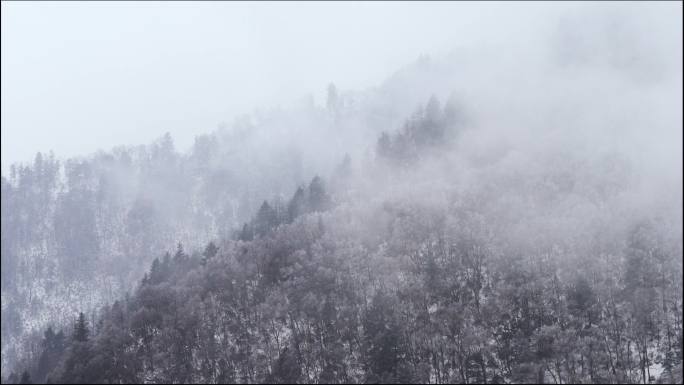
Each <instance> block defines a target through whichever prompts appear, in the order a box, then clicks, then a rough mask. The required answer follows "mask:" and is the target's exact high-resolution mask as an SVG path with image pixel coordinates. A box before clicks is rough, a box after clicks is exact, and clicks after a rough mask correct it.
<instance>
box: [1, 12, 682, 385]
mask: <svg viewBox="0 0 684 385" xmlns="http://www.w3.org/2000/svg"><path fill="white" fill-rule="evenodd" d="M578 9H579V8H578ZM582 12H585V13H582ZM582 12H579V11H578V12H577V13H576V14H573V13H568V17H567V18H564V19H563V22H562V23H560V24H559V26H558V27H557V28H556V29H554V30H553V31H552V33H551V35H550V37H549V36H546V35H544V36H541V35H540V36H539V41H536V40H534V41H531V42H530V44H520V45H514V44H499V45H497V43H495V42H492V43H491V45H489V44H481V45H478V46H470V47H467V46H458V47H455V48H454V49H453V51H451V52H450V53H448V54H444V55H442V56H438V57H429V56H427V55H423V56H420V58H419V59H418V60H417V61H415V62H414V63H412V64H409V65H407V66H406V67H404V68H402V69H400V70H399V71H397V72H395V73H394V74H393V75H391V76H390V77H388V78H387V79H386V80H385V81H383V82H380V83H379V85H377V86H376V87H371V88H368V89H366V90H356V91H354V90H346V89H342V88H339V89H338V88H337V87H336V86H335V85H334V84H329V85H328V86H327V88H326V89H325V92H324V94H325V95H324V96H323V97H322V98H320V97H319V98H318V99H320V100H316V99H315V98H314V97H307V98H303V99H302V100H299V101H298V102H295V103H292V104H291V105H281V106H277V107H272V108H266V109H262V110H256V111H253V112H251V113H249V114H246V115H244V116H241V117H239V118H237V119H235V120H234V121H232V122H231V123H230V124H221V125H220V126H219V127H218V128H217V129H216V130H214V131H207V133H206V134H203V135H198V136H196V137H195V141H194V144H193V145H192V146H191V147H190V148H187V149H186V148H178V147H177V146H176V145H175V144H174V140H173V138H172V137H171V135H169V134H166V135H163V136H161V137H160V138H158V139H157V140H156V141H154V142H152V143H149V144H146V145H139V146H114V147H112V148H107V149H103V150H99V151H97V152H94V153H90V154H84V155H83V156H80V157H72V158H62V157H59V154H56V155H55V154H53V153H52V152H49V153H45V152H41V153H37V154H36V156H35V158H34V160H33V161H32V162H28V163H16V164H13V165H11V166H10V167H9V171H8V172H7V173H6V175H4V174H3V176H2V180H1V184H2V186H1V188H2V191H1V193H2V200H1V203H2V207H1V214H2V218H1V219H2V231H1V244H2V249H1V262H2V266H1V267H2V273H1V274H2V275H1V278H2V284H1V289H2V330H1V337H2V375H1V377H2V381H3V383H31V382H32V383H38V382H41V383H42V382H52V383H91V382H92V383H411V382H419V383H536V382H539V383H557V384H562V383H642V384H647V383H654V382H655V383H681V382H682V380H683V378H682V346H683V330H682V329H683V314H682V302H683V295H682V290H683V282H682V280H683V279H682V274H683V271H682V270H683V268H682V261H683V245H682V219H683V214H682V211H683V202H682V192H683V191H682V164H681V155H682V147H681V138H682V129H681V127H682V110H681V105H682V92H681V91H682V89H681V84H682V72H681V55H680V57H679V59H676V58H675V59H676V60H674V59H672V57H673V54H672V51H671V49H670V48H671V47H668V46H666V44H665V43H663V42H662V41H661V40H659V35H658V34H657V33H655V32H653V33H651V29H649V25H650V24H649V23H650V22H652V21H653V20H652V19H645V20H646V22H644V21H643V20H641V19H639V18H638V17H636V16H634V15H632V14H630V13H625V14H624V15H623V14H619V13H615V14H613V13H605V14H601V13H600V12H598V11H596V12H595V13H594V10H593V8H592V11H591V12H589V11H586V10H583V11H582ZM587 15H598V16H596V18H595V19H593V18H591V17H589V16H587ZM616 31H617V32H616ZM628 32H629V33H631V35H629V34H628ZM625 36H627V37H625ZM680 40H681V38H680ZM680 52H681V51H680ZM677 60H679V62H678V61H677ZM341 70H343V69H340V71H341ZM286 75H287V74H283V75H282V76H286ZM324 87H325V85H324V84H322V85H321V88H324ZM235 92H236V93H238V94H239V90H235ZM188 129H190V128H188ZM162 132H163V131H162Z"/></svg>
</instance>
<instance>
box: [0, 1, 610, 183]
mask: <svg viewBox="0 0 684 385" xmlns="http://www.w3.org/2000/svg"><path fill="white" fill-rule="evenodd" d="M613 4H616V3H613ZM578 6H587V5H582V4H580V3H574V2H573V3H553V4H549V3H546V4H542V3H535V2H531V3H516V4H511V3H495V2H475V3H446V2H436V3H425V2H422V3H405V2H400V3H388V2H380V3H364V4H362V3H351V2H342V3H331V2H324V3H280V2H278V3H246V4H243V3H232V2H226V3H223V2H208V3H180V2H168V3H166V2H152V3H134V2H120V3H103V2H92V3H89V2H76V3H52V2H39V3H24V2H10V3H8V2H3V3H2V169H3V173H4V172H6V170H7V169H8V165H9V163H10V162H16V161H22V162H23V161H30V160H32V159H33V156H34V154H35V152H37V151H43V152H46V151H49V150H54V151H55V153H56V155H57V156H58V157H67V156H73V155H86V154H88V153H92V152H94V151H96V150H97V149H109V148H111V147H112V146H114V145H119V144H144V143H148V142H149V141H151V140H152V139H154V138H156V137H159V136H160V135H162V134H163V133H164V132H167V131H168V132H170V133H171V134H172V135H173V137H174V139H175V141H176V145H177V147H178V148H179V149H181V150H184V149H186V148H187V147H188V146H189V145H190V144H191V143H192V140H193V138H194V136H195V135H197V134H201V133H206V132H209V131H212V130H213V129H215V128H216V126H217V125H218V124H219V123H220V122H230V121H231V120H232V118H233V117H235V116H236V115H239V114H242V113H247V112H251V111H252V110H253V109H255V108H257V107H270V106H277V105H279V104H285V103H289V102H291V101H293V100H297V99H299V98H301V97H303V96H305V95H307V94H313V95H314V97H315V98H316V101H317V103H321V98H322V96H323V92H324V90H325V87H326V85H327V84H328V83H329V82H334V83H335V84H337V85H338V87H339V88H341V89H364V88H368V87H372V86H374V85H377V84H378V83H380V82H381V81H382V80H384V78H385V77H387V76H389V75H391V74H392V73H393V72H394V71H395V70H397V69H399V68H400V67H401V66H403V65H405V64H408V63H409V62H411V61H414V60H415V59H416V58H417V57H418V56H419V55H421V54H430V55H439V54H442V53H447V52H448V51H450V50H451V49H453V48H456V47H458V46H459V45H469V44H478V43H483V42H484V43H496V42H501V41H511V42H516V41H517V42H518V43H521V44H525V43H529V42H530V41H531V40H530V39H534V38H535V36H536V34H539V31H543V30H544V29H543V28H542V26H544V25H547V24H548V23H551V22H553V21H556V20H557V18H558V16H559V15H561V14H562V13H563V12H564V11H567V10H568V9H569V8H573V7H578ZM589 6H592V5H589Z"/></svg>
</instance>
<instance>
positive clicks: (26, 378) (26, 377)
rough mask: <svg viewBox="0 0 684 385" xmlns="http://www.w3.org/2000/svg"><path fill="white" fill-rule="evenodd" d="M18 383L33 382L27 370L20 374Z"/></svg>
mask: <svg viewBox="0 0 684 385" xmlns="http://www.w3.org/2000/svg"><path fill="white" fill-rule="evenodd" d="M19 383H20V384H33V382H32V381H31V375H30V374H29V372H28V370H24V373H22V374H21V379H20V380H19Z"/></svg>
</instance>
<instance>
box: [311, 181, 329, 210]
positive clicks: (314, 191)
mask: <svg viewBox="0 0 684 385" xmlns="http://www.w3.org/2000/svg"><path fill="white" fill-rule="evenodd" d="M329 208H330V196H329V195H328V193H327V192H326V191H325V185H324V184H323V180H322V179H321V178H320V177H319V176H316V177H314V178H313V179H312V180H311V184H309V209H310V210H311V211H314V212H316V211H326V210H328V209H329Z"/></svg>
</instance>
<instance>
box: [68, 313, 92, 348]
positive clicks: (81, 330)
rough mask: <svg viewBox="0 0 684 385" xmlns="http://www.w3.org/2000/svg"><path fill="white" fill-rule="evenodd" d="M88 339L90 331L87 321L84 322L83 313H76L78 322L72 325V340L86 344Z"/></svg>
mask: <svg viewBox="0 0 684 385" xmlns="http://www.w3.org/2000/svg"><path fill="white" fill-rule="evenodd" d="M89 337H90V330H89V329H88V321H86V318H85V315H84V314H83V312H81V313H78V320H77V321H76V324H75V325H74V334H73V337H72V339H73V340H74V341H75V342H88V339H89Z"/></svg>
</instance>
